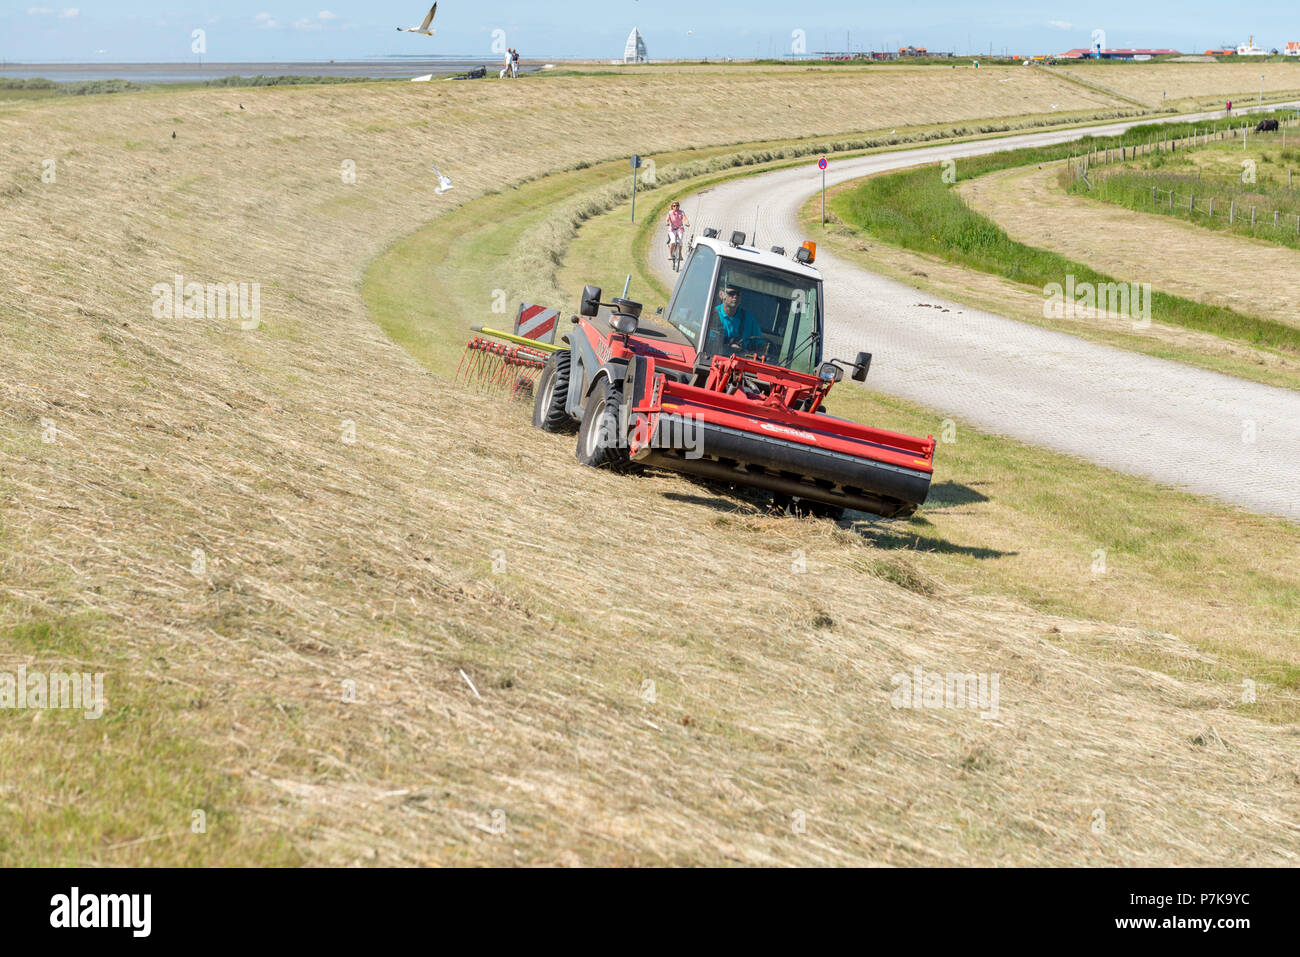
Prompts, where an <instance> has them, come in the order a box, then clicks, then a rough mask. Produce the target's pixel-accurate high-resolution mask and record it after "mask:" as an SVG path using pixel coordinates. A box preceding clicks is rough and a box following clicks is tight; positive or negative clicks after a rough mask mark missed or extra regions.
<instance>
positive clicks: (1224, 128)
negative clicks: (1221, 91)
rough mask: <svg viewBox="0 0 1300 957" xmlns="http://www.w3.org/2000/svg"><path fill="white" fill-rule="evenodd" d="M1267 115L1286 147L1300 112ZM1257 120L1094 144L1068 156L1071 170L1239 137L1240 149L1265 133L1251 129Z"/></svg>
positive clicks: (1079, 173) (1299, 139)
mask: <svg viewBox="0 0 1300 957" xmlns="http://www.w3.org/2000/svg"><path fill="white" fill-rule="evenodd" d="M1269 118H1270V119H1277V121H1278V133H1279V134H1280V143H1281V147H1282V149H1286V141H1287V133H1288V131H1289V130H1292V129H1295V128H1297V127H1300V115H1295V116H1289V117H1269ZM1258 122H1259V121H1258V120H1255V121H1243V122H1241V123H1236V122H1234V121H1232V120H1225V121H1216V122H1215V123H1213V124H1212V125H1210V126H1208V127H1206V128H1205V129H1202V130H1194V131H1193V132H1192V135H1191V136H1182V137H1162V136H1160V135H1158V134H1153V135H1152V137H1151V139H1150V140H1148V141H1147V142H1146V143H1136V144H1134V145H1133V146H1107V147H1101V146H1094V147H1093V148H1092V149H1091V150H1088V151H1085V152H1083V153H1080V154H1077V155H1075V156H1074V157H1072V158H1071V159H1070V169H1071V170H1072V171H1073V172H1074V176H1075V178H1076V179H1079V178H1082V177H1086V176H1087V173H1088V170H1090V169H1092V168H1094V167H1097V166H1106V165H1109V164H1111V163H1123V162H1124V161H1126V160H1131V159H1137V158H1138V157H1139V156H1150V155H1153V154H1155V153H1174V152H1177V151H1178V150H1186V149H1196V148H1197V147H1202V146H1209V145H1210V144H1211V143H1221V142H1225V141H1229V140H1236V139H1240V141H1241V144H1242V148H1243V149H1245V148H1246V147H1247V146H1248V144H1249V143H1250V142H1251V139H1252V137H1255V136H1263V135H1265V134H1263V133H1255V132H1254V130H1255V126H1256V125H1257V124H1258ZM1291 139H1292V142H1293V144H1294V145H1295V146H1298V147H1300V136H1292V137H1291Z"/></svg>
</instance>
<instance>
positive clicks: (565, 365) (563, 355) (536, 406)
mask: <svg viewBox="0 0 1300 957" xmlns="http://www.w3.org/2000/svg"><path fill="white" fill-rule="evenodd" d="M569 359H570V356H569V350H568V349H561V350H560V351H559V352H557V353H555V354H553V355H552V356H551V357H550V358H549V359H547V360H546V365H545V366H543V367H542V375H541V381H539V382H538V383H537V393H536V394H535V395H534V396H533V426H534V427H535V428H538V429H541V430H542V431H543V432H568V433H572V432H573V428H574V425H573V419H571V418H569V413H568V412H566V411H565V410H564V403H565V401H566V400H567V399H568V396H569Z"/></svg>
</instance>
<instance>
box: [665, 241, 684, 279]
mask: <svg viewBox="0 0 1300 957" xmlns="http://www.w3.org/2000/svg"><path fill="white" fill-rule="evenodd" d="M668 260H669V262H671V263H672V264H673V272H681V271H682V244H681V243H680V242H676V243H675V242H672V241H671V240H670V241H669V243H668Z"/></svg>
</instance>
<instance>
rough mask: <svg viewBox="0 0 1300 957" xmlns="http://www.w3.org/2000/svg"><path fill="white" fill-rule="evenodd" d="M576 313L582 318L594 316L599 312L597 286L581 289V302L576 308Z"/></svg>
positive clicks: (598, 291)
mask: <svg viewBox="0 0 1300 957" xmlns="http://www.w3.org/2000/svg"><path fill="white" fill-rule="evenodd" d="M578 312H579V313H580V314H581V315H584V316H594V315H596V314H597V313H598V312H600V287H599V286H583V287H582V302H581V304H580V305H579V306H578Z"/></svg>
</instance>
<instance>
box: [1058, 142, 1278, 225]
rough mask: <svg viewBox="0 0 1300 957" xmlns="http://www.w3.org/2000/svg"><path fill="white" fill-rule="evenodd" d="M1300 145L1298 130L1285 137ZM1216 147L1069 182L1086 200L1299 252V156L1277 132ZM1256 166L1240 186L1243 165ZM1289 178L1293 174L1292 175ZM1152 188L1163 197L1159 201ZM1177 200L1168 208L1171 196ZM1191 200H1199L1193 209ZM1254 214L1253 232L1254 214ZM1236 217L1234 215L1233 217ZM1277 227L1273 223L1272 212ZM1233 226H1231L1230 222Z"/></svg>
mask: <svg viewBox="0 0 1300 957" xmlns="http://www.w3.org/2000/svg"><path fill="white" fill-rule="evenodd" d="M1288 133H1289V134H1290V135H1291V136H1292V138H1293V141H1296V142H1300V130H1296V129H1292V130H1288ZM1251 139H1252V140H1253V141H1254V142H1253V143H1251V142H1250V141H1248V142H1247V143H1246V146H1245V147H1244V148H1243V147H1242V146H1240V145H1239V143H1240V141H1239V140H1230V141H1226V142H1225V141H1218V142H1214V143H1210V144H1209V145H1207V146H1203V147H1199V148H1197V149H1194V150H1180V151H1178V152H1175V153H1166V152H1160V153H1155V154H1152V155H1150V156H1142V157H1140V158H1139V159H1138V160H1136V161H1133V162H1131V163H1128V164H1123V165H1121V166H1119V167H1118V168H1115V169H1108V170H1098V171H1096V172H1095V173H1094V174H1093V175H1092V176H1091V177H1090V183H1091V185H1089V181H1085V180H1083V179H1077V180H1071V181H1070V182H1069V184H1068V186H1067V189H1068V191H1069V192H1070V193H1072V194H1075V195H1079V196H1087V197H1088V198H1089V199H1096V200H1100V201H1102V202H1106V203H1112V204H1114V205H1117V206H1123V207H1124V208H1126V209H1131V210H1134V211H1135V212H1140V213H1156V214H1158V215H1161V216H1169V217H1172V218H1174V219H1180V220H1183V221H1184V222H1188V223H1192V224H1193V225H1196V226H1200V227H1203V228H1206V229H1213V230H1217V231H1219V232H1231V233H1235V234H1237V235H1240V236H1248V237H1250V238H1252V239H1261V240H1264V241H1265V242H1270V243H1276V244H1278V245H1281V246H1289V247H1291V248H1292V249H1300V224H1298V222H1297V219H1296V217H1297V215H1300V191H1298V190H1297V186H1296V185H1293V184H1294V179H1295V177H1294V173H1295V172H1296V171H1297V170H1300V149H1297V148H1295V147H1288V148H1282V147H1281V142H1282V140H1281V134H1280V133H1261V134H1256V135H1254V136H1252V137H1251ZM1246 161H1250V162H1252V163H1253V164H1254V168H1253V170H1252V171H1251V172H1253V174H1254V176H1255V180H1254V182H1247V181H1245V180H1243V176H1245V175H1247V173H1246V168H1245V166H1244V165H1243V164H1244V163H1245V162H1246ZM1288 173H1290V174H1292V175H1290V176H1288ZM1152 189H1156V190H1158V193H1157V194H1156V195H1157V199H1156V200H1153V198H1152ZM1170 192H1172V193H1174V194H1175V198H1174V201H1173V203H1172V204H1170V203H1169V197H1168V194H1169V193H1170ZM1192 197H1194V198H1195V206H1194V207H1193V203H1192V199H1191V198H1192ZM1252 210H1255V211H1256V220H1255V222H1254V224H1253V225H1252V222H1251V213H1252ZM1230 211H1231V213H1230ZM1274 211H1277V212H1278V214H1279V217H1278V220H1279V224H1278V225H1277V226H1275V225H1274V224H1273V212H1274ZM1230 220H1231V221H1230Z"/></svg>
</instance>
